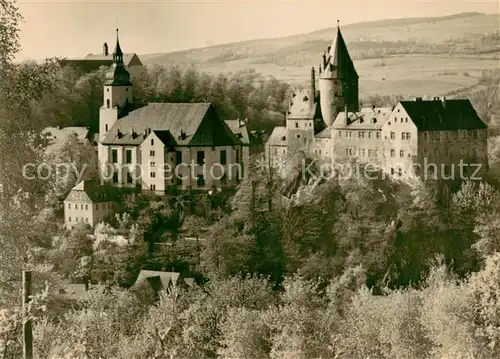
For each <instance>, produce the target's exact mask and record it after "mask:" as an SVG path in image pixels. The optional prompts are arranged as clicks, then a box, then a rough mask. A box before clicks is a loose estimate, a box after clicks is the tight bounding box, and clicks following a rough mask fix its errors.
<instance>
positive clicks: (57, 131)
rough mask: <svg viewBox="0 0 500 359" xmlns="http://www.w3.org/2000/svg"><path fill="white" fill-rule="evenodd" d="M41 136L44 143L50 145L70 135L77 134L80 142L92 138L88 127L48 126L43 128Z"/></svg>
mask: <svg viewBox="0 0 500 359" xmlns="http://www.w3.org/2000/svg"><path fill="white" fill-rule="evenodd" d="M40 136H41V137H42V140H43V141H44V145H46V146H49V145H52V144H54V143H55V142H57V141H58V140H62V139H66V138H68V137H69V136H76V139H77V141H78V143H82V144H83V143H85V142H86V141H88V140H90V138H89V136H90V134H89V129H88V128H87V127H59V126H56V127H46V128H44V129H43V130H42V132H41V134H40Z"/></svg>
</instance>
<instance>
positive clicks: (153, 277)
mask: <svg viewBox="0 0 500 359" xmlns="http://www.w3.org/2000/svg"><path fill="white" fill-rule="evenodd" d="M179 278H182V277H181V275H180V273H177V272H163V271H154V270H141V271H140V272H139V275H138V276H137V280H136V281H135V283H134V287H135V286H138V285H140V284H142V283H144V282H145V281H148V283H149V284H150V285H151V287H152V288H153V289H155V290H161V289H166V288H168V286H169V285H171V284H172V285H176V284H177V282H178V280H179Z"/></svg>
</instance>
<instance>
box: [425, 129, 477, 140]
mask: <svg viewBox="0 0 500 359" xmlns="http://www.w3.org/2000/svg"><path fill="white" fill-rule="evenodd" d="M443 132H444V133H443V138H446V139H449V140H451V139H455V140H456V139H458V137H459V133H458V131H443ZM461 132H462V138H463V139H467V138H469V137H471V136H472V138H474V139H475V140H476V139H477V138H478V132H477V131H472V132H470V131H461ZM440 133H441V132H440V131H429V132H428V133H427V132H424V140H428V139H429V138H430V139H431V140H439V139H440V138H441V134H440Z"/></svg>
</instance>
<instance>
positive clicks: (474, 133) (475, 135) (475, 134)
mask: <svg viewBox="0 0 500 359" xmlns="http://www.w3.org/2000/svg"><path fill="white" fill-rule="evenodd" d="M472 133H473V135H474V139H476V140H477V131H474V132H472Z"/></svg>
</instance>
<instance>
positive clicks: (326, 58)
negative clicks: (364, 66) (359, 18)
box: [319, 21, 359, 126]
mask: <svg viewBox="0 0 500 359" xmlns="http://www.w3.org/2000/svg"><path fill="white" fill-rule="evenodd" d="M358 78H359V76H358V74H357V72H356V69H355V68H354V64H353V63H352V60H351V56H350V55H349V52H348V51H347V46H346V44H345V41H344V38H343V36H342V33H341V32H340V27H339V25H338V21H337V38H336V39H335V40H334V41H333V42H332V46H329V47H328V49H327V51H326V52H324V53H323V55H322V59H321V63H320V69H319V91H320V106H321V114H322V117H323V120H324V121H325V123H326V125H327V126H331V125H332V123H333V121H334V120H335V118H336V117H337V114H338V113H339V112H341V111H344V109H345V108H346V107H347V110H348V111H359V91H358Z"/></svg>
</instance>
